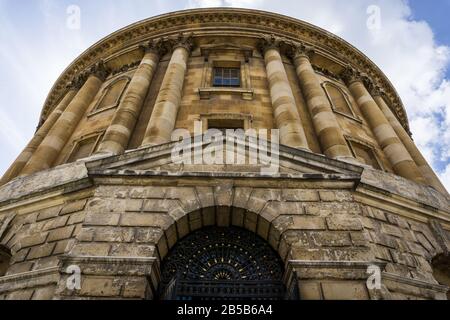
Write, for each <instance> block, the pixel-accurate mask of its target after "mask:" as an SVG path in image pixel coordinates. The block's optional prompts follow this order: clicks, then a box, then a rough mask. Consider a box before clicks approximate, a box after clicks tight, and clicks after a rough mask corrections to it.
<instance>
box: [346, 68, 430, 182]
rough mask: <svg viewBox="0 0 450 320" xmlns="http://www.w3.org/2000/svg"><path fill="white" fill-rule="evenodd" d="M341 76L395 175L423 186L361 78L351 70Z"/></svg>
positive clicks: (409, 157) (412, 163) (409, 159)
mask: <svg viewBox="0 0 450 320" xmlns="http://www.w3.org/2000/svg"><path fill="white" fill-rule="evenodd" d="M342 76H343V78H344V80H345V81H346V82H347V85H348V87H349V89H350V91H351V93H352V94H353V97H354V98H355V100H356V101H357V103H358V105H359V108H360V110H361V112H362V114H363V115H364V118H365V119H366V120H367V122H368V123H369V126H370V127H371V129H372V131H373V133H374V135H375V138H376V139H377V141H378V143H379V145H380V146H381V148H382V149H383V152H384V154H385V155H386V157H387V158H388V159H389V162H390V163H391V165H392V167H393V168H394V171H395V173H396V174H398V175H399V176H402V177H404V178H407V179H409V180H412V181H415V182H417V183H422V184H425V179H424V178H423V177H422V175H421V174H420V171H419V169H418V168H417V165H416V163H415V162H414V160H413V159H412V158H411V155H410V154H409V153H408V151H407V150H406V148H405V146H404V145H403V144H402V142H401V141H400V139H399V137H398V136H397V134H396V133H395V131H394V129H393V128H392V126H391V124H390V123H389V121H388V120H387V119H386V117H385V116H384V114H383V112H382V111H381V109H380V108H379V107H378V104H377V103H376V102H375V100H374V99H373V97H372V95H371V94H370V93H369V91H368V90H367V88H366V86H365V84H364V82H363V77H362V76H361V75H360V74H359V73H358V72H357V71H355V70H352V69H347V70H346V71H345V72H344V73H343V75H342Z"/></svg>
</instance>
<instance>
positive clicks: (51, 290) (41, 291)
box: [33, 286, 56, 300]
mask: <svg viewBox="0 0 450 320" xmlns="http://www.w3.org/2000/svg"><path fill="white" fill-rule="evenodd" d="M55 289H56V288H55V286H50V287H44V288H37V289H36V290H35V291H34V294H33V300H52V299H53V296H54V294H55Z"/></svg>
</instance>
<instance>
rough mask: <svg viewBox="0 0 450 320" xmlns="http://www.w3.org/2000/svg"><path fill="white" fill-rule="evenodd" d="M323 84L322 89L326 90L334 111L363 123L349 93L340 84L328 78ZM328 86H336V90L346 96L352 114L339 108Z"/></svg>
mask: <svg viewBox="0 0 450 320" xmlns="http://www.w3.org/2000/svg"><path fill="white" fill-rule="evenodd" d="M321 86H322V89H323V91H324V92H325V94H326V96H327V98H328V101H329V103H330V105H331V109H332V110H333V112H335V113H337V114H339V115H341V116H344V117H346V118H349V119H351V120H354V121H357V122H359V123H362V120H361V119H360V118H359V117H358V115H357V114H356V113H355V110H353V106H352V103H351V102H350V98H349V95H348V94H347V93H346V92H345V91H344V90H343V89H342V88H341V87H340V86H339V85H337V84H335V83H333V82H331V81H328V80H327V81H324V82H322V84H321ZM328 86H332V87H334V88H335V89H336V90H338V91H339V92H340V93H341V94H342V96H343V97H344V100H345V102H346V103H347V107H348V108H349V110H350V112H351V114H347V113H346V112H342V111H340V110H338V108H337V107H336V105H335V104H334V101H333V99H332V97H331V94H330V93H329V92H328V89H327V87H328Z"/></svg>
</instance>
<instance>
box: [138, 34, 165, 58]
mask: <svg viewBox="0 0 450 320" xmlns="http://www.w3.org/2000/svg"><path fill="white" fill-rule="evenodd" d="M140 47H141V48H142V49H144V51H145V53H147V52H154V53H156V54H158V55H159V56H163V55H165V54H166V53H167V51H168V49H169V48H168V45H167V41H164V40H163V39H161V38H158V39H152V40H150V41H148V42H147V43H145V44H142V45H141V46H140Z"/></svg>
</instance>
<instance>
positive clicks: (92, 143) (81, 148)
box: [67, 135, 100, 163]
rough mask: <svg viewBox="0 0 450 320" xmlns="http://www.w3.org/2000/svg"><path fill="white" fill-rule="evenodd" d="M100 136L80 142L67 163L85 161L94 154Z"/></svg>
mask: <svg viewBox="0 0 450 320" xmlns="http://www.w3.org/2000/svg"><path fill="white" fill-rule="evenodd" d="M99 137H100V136H98V135H97V136H93V137H90V138H87V139H84V140H81V141H78V142H77V144H76V145H75V148H74V149H73V150H72V153H71V154H70V157H69V159H68V161H67V163H70V162H75V161H77V160H79V159H84V158H87V157H89V156H91V155H92V153H94V151H95V148H96V147H97V144H98V141H99Z"/></svg>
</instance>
